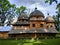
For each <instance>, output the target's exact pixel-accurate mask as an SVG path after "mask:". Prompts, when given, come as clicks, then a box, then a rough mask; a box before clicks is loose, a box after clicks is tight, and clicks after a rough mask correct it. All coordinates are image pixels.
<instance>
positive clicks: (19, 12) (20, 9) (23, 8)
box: [16, 6, 26, 15]
mask: <svg viewBox="0 0 60 45" xmlns="http://www.w3.org/2000/svg"><path fill="white" fill-rule="evenodd" d="M16 9H17V13H18V15H21V13H22V12H24V11H25V10H26V7H25V6H21V7H20V8H16Z"/></svg>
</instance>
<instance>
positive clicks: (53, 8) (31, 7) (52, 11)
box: [9, 0, 60, 16]
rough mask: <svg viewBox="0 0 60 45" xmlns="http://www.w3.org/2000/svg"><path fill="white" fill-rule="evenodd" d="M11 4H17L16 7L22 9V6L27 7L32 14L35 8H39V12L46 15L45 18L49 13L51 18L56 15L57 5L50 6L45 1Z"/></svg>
mask: <svg viewBox="0 0 60 45" xmlns="http://www.w3.org/2000/svg"><path fill="white" fill-rule="evenodd" d="M9 1H10V3H11V4H15V5H16V7H20V6H22V5H24V6H26V7H27V9H28V12H29V13H30V12H32V11H33V10H34V8H35V7H37V9H38V10H40V11H41V12H43V13H44V15H45V16H47V13H49V14H50V15H51V16H52V15H56V13H55V12H56V11H57V10H56V5H57V4H56V3H55V2H53V3H52V5H49V3H45V1H44V0H9ZM58 3H60V0H58Z"/></svg>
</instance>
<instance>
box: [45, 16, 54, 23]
mask: <svg viewBox="0 0 60 45" xmlns="http://www.w3.org/2000/svg"><path fill="white" fill-rule="evenodd" d="M45 20H46V22H54V19H53V17H51V16H50V15H48V16H47V17H46V19H45Z"/></svg>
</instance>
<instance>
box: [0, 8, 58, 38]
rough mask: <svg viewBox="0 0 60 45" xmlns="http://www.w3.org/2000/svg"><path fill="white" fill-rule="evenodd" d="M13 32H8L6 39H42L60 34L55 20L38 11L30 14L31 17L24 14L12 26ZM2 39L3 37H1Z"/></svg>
mask: <svg viewBox="0 0 60 45" xmlns="http://www.w3.org/2000/svg"><path fill="white" fill-rule="evenodd" d="M12 25H13V28H12V30H11V31H8V32H6V33H7V34H6V35H7V37H6V36H2V37H5V38H40V37H50V36H55V35H56V34H57V33H58V32H57V30H56V29H55V25H54V19H53V18H52V17H51V16H50V15H49V14H48V16H47V17H46V18H45V16H44V14H43V13H42V12H41V11H39V10H37V8H35V10H34V11H33V12H31V13H30V15H29V17H28V16H27V15H26V14H25V13H24V12H23V13H21V15H20V16H19V17H18V20H17V22H16V23H14V24H12ZM0 37H1V36H0Z"/></svg>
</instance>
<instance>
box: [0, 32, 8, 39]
mask: <svg viewBox="0 0 60 45" xmlns="http://www.w3.org/2000/svg"><path fill="white" fill-rule="evenodd" d="M0 38H4V39H6V38H8V32H0Z"/></svg>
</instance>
